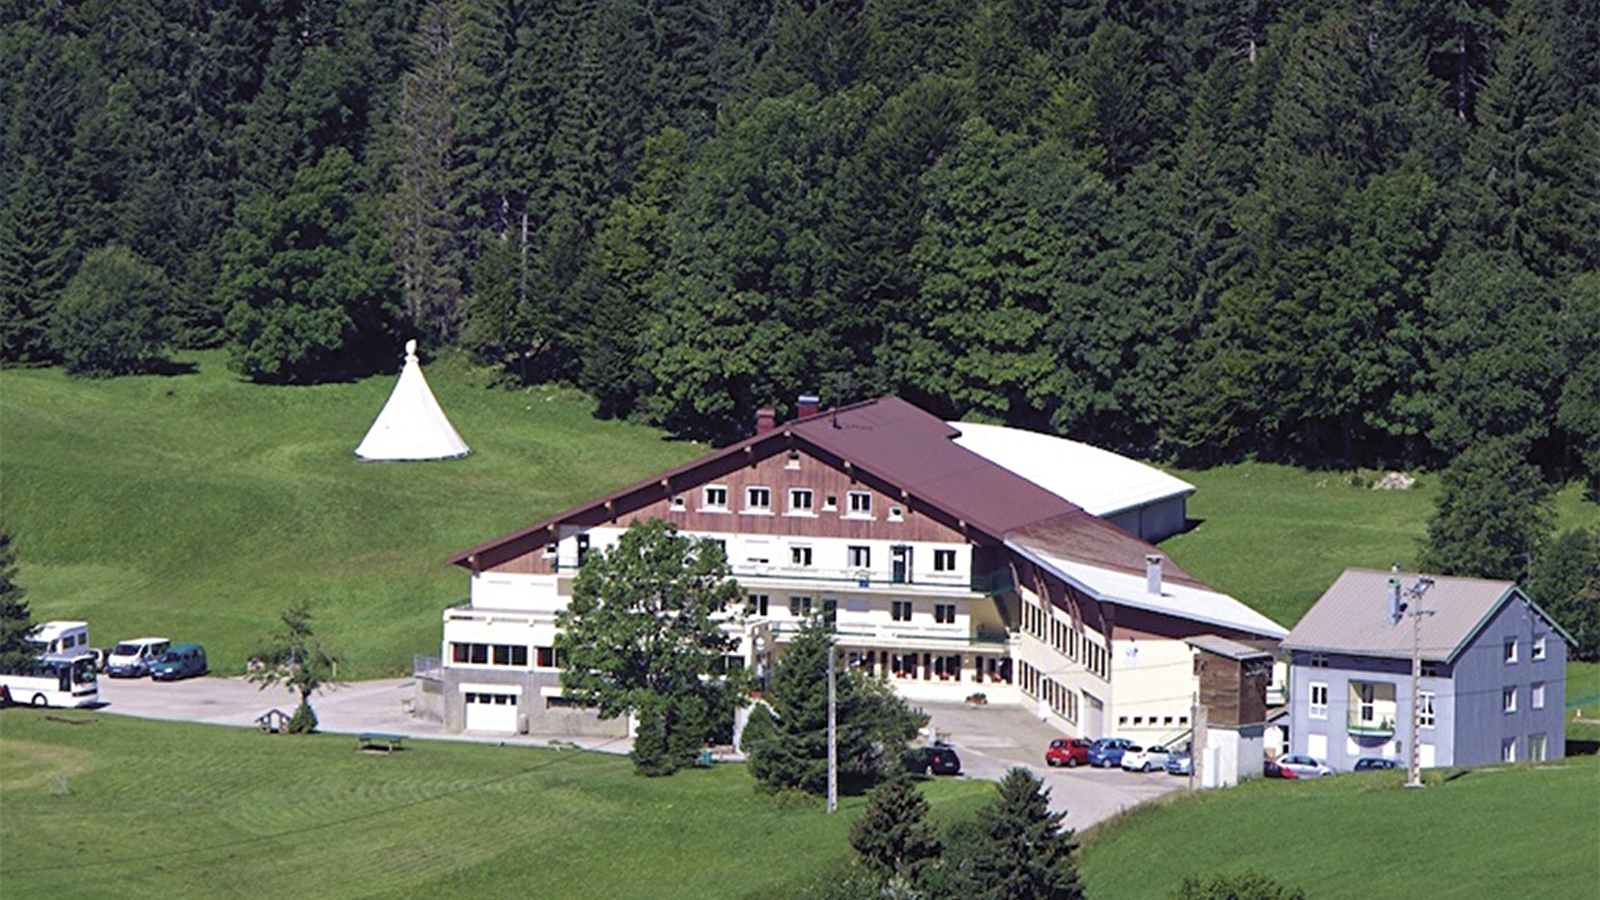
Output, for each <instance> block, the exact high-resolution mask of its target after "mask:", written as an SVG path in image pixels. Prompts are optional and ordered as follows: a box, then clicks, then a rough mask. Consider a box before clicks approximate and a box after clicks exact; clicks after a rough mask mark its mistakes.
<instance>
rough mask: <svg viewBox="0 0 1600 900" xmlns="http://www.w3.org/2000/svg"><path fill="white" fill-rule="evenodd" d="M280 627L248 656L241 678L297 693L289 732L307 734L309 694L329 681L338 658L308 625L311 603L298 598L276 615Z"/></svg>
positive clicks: (311, 722) (313, 723)
mask: <svg viewBox="0 0 1600 900" xmlns="http://www.w3.org/2000/svg"><path fill="white" fill-rule="evenodd" d="M279 622H280V623H281V627H280V628H279V630H277V631H275V632H273V633H272V634H271V635H269V636H267V638H266V639H265V640H263V641H262V643H261V646H260V647H259V648H258V649H257V650H256V651H255V653H254V654H253V655H252V657H251V661H250V662H251V664H250V671H249V672H247V673H246V674H245V679H246V680H248V681H253V682H256V683H257V684H259V685H260V686H261V688H262V689H263V690H265V689H266V688H267V686H268V685H282V686H283V687H286V688H289V689H290V690H292V691H294V692H295V693H296V694H299V695H300V705H299V706H297V707H296V708H295V711H294V715H293V716H292V717H291V718H290V720H289V731H290V732H292V733H294V734H310V733H311V732H313V731H316V730H317V714H316V712H315V711H313V710H312V708H311V695H313V694H315V693H316V692H317V691H319V690H322V688H323V687H325V686H327V685H328V684H330V683H332V681H333V678H334V672H335V671H336V670H337V667H338V664H339V659H338V657H336V656H334V655H333V654H331V653H329V652H328V651H327V650H324V649H323V647H322V641H320V640H318V639H317V636H316V632H315V631H314V630H313V629H312V627H311V604H310V602H308V601H305V600H299V601H296V602H295V603H293V604H292V605H290V606H289V608H288V609H285V610H284V611H283V613H282V614H281V615H280V616H279Z"/></svg>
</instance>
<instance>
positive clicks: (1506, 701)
mask: <svg viewBox="0 0 1600 900" xmlns="http://www.w3.org/2000/svg"><path fill="white" fill-rule="evenodd" d="M1500 708H1501V709H1502V710H1504V711H1506V712H1508V713H1514V712H1516V711H1517V689H1516V688H1514V687H1508V688H1502V689H1501V691H1500Z"/></svg>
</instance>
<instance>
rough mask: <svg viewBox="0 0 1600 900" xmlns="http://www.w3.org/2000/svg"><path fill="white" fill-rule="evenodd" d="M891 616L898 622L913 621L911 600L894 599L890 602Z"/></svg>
mask: <svg viewBox="0 0 1600 900" xmlns="http://www.w3.org/2000/svg"><path fill="white" fill-rule="evenodd" d="M889 618H891V619H894V620H895V621H896V622H909V621H911V601H910V600H894V601H891V602H890V603H889Z"/></svg>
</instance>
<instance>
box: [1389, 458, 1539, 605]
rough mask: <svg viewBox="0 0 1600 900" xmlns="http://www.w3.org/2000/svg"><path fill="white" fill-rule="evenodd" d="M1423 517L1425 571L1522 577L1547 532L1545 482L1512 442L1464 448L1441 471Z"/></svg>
mask: <svg viewBox="0 0 1600 900" xmlns="http://www.w3.org/2000/svg"><path fill="white" fill-rule="evenodd" d="M1440 481H1441V490H1440V492H1439V501H1438V506H1437V507H1436V508H1435V510H1434V514H1433V518H1432V520H1431V521H1430V522H1429V523H1428V536H1427V541H1426V543H1425V544H1424V546H1423V549H1422V556H1421V559H1420V560H1419V565H1420V566H1421V568H1422V569H1423V570H1424V571H1428V572H1438V573H1440V574H1443V575H1466V576H1469V577H1474V578H1501V579H1506V580H1508V581H1521V580H1523V579H1524V578H1525V577H1526V576H1527V572H1528V565H1529V561H1530V558H1531V557H1532V555H1533V552H1534V549H1535V548H1536V547H1537V546H1538V545H1539V544H1540V542H1542V541H1543V540H1544V539H1545V538H1546V536H1547V535H1548V534H1549V533H1550V525H1551V521H1552V519H1551V516H1552V511H1551V508H1550V487H1549V485H1547V484H1546V483H1545V482H1544V479H1543V478H1542V477H1541V476H1540V474H1539V470H1538V469H1536V468H1534V467H1533V466H1532V465H1530V464H1529V463H1528V462H1527V460H1526V459H1525V458H1524V457H1523V455H1522V453H1521V452H1519V450H1518V447H1517V445H1516V444H1515V443H1513V442H1512V441H1509V440H1505V439H1501V440H1495V441H1488V442H1486V443H1484V444H1481V445H1479V446H1477V447H1473V448H1472V449H1470V450H1466V451H1464V452H1462V453H1461V455H1459V456H1457V457H1456V458H1455V459H1454V460H1452V461H1451V463H1450V467H1449V468H1447V469H1445V470H1444V472H1443V473H1442V475H1441V476H1440Z"/></svg>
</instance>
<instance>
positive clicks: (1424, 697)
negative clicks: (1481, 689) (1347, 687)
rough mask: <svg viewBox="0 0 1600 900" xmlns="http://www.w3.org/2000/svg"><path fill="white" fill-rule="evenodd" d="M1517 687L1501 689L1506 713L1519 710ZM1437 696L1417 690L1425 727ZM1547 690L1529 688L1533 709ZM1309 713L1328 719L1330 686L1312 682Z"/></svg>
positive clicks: (1430, 722)
mask: <svg viewBox="0 0 1600 900" xmlns="http://www.w3.org/2000/svg"><path fill="white" fill-rule="evenodd" d="M1517 693H1518V691H1517V688H1516V686H1515V685H1512V686H1509V687H1505V688H1502V689H1501V691H1500V709H1501V710H1502V711H1503V712H1506V713H1514V712H1516V711H1517ZM1436 697H1437V695H1436V694H1434V693H1433V692H1431V691H1418V692H1417V707H1418V710H1417V712H1418V723H1417V724H1419V725H1421V726H1422V727H1423V728H1432V727H1433V723H1434V710H1433V704H1434V699H1435V698H1436ZM1370 702H1371V701H1370V700H1368V699H1367V695H1366V694H1363V695H1362V703H1363V706H1365V705H1366V704H1368V703H1370ZM1544 702H1545V690H1544V682H1542V681H1535V682H1534V683H1533V684H1532V685H1530V686H1529V689H1528V705H1529V707H1531V708H1532V709H1544ZM1306 710H1307V713H1306V714H1307V715H1308V716H1310V717H1311V718H1313V719H1326V718H1327V717H1328V686H1327V685H1326V684H1323V683H1321V682H1315V681H1314V682H1312V683H1311V691H1310V694H1309V696H1308V697H1307V703H1306Z"/></svg>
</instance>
